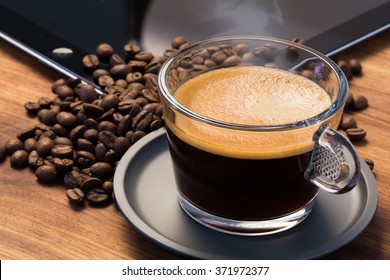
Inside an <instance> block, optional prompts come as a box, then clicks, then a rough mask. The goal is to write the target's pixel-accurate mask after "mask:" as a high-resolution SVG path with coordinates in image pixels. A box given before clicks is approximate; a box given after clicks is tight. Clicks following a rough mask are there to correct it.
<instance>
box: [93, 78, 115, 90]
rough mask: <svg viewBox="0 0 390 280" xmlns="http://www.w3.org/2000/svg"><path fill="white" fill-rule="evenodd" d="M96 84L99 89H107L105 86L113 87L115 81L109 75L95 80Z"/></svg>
mask: <svg viewBox="0 0 390 280" xmlns="http://www.w3.org/2000/svg"><path fill="white" fill-rule="evenodd" d="M97 83H98V85H99V86H101V87H103V88H104V87H107V86H113V85H114V83H115V81H114V79H113V78H112V77H111V76H109V75H102V76H100V77H99V78H98V79H97Z"/></svg>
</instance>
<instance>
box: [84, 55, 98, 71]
mask: <svg viewBox="0 0 390 280" xmlns="http://www.w3.org/2000/svg"><path fill="white" fill-rule="evenodd" d="M82 62H83V65H84V67H85V68H86V69H96V68H97V67H98V66H99V64H100V60H99V58H98V57H97V55H95V54H87V55H86V56H84V57H83V59H82Z"/></svg>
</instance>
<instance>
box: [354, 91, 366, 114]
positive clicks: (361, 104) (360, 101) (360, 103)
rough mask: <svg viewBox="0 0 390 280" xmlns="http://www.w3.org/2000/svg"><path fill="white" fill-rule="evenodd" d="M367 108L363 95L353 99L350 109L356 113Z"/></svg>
mask: <svg viewBox="0 0 390 280" xmlns="http://www.w3.org/2000/svg"><path fill="white" fill-rule="evenodd" d="M367 107H368V100H367V98H366V97H365V96H363V95H358V96H354V97H353V101H352V109H353V110H356V111H360V110H363V109H365V108H367Z"/></svg>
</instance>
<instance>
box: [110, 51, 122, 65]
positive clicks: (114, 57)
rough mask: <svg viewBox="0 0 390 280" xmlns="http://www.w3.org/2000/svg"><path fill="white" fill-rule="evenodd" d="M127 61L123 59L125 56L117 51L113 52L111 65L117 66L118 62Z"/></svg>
mask: <svg viewBox="0 0 390 280" xmlns="http://www.w3.org/2000/svg"><path fill="white" fill-rule="evenodd" d="M125 63H126V62H125V61H124V60H123V58H122V57H121V56H120V55H118V54H116V53H114V54H112V55H111V57H110V65H111V66H115V65H118V64H125Z"/></svg>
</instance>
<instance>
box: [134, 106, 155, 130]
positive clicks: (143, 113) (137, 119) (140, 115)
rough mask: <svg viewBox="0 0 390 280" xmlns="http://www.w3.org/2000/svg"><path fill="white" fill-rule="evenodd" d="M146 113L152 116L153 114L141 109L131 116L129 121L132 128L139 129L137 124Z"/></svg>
mask: <svg viewBox="0 0 390 280" xmlns="http://www.w3.org/2000/svg"><path fill="white" fill-rule="evenodd" d="M147 115H152V117H153V114H151V113H149V112H148V111H146V110H142V111H141V112H139V113H138V114H137V115H136V116H135V117H133V119H132V122H131V127H132V128H133V129H134V130H141V129H137V126H138V124H139V123H140V122H141V121H142V120H143V119H144V118H145V117H146V116H147ZM149 118H150V117H149Z"/></svg>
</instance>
